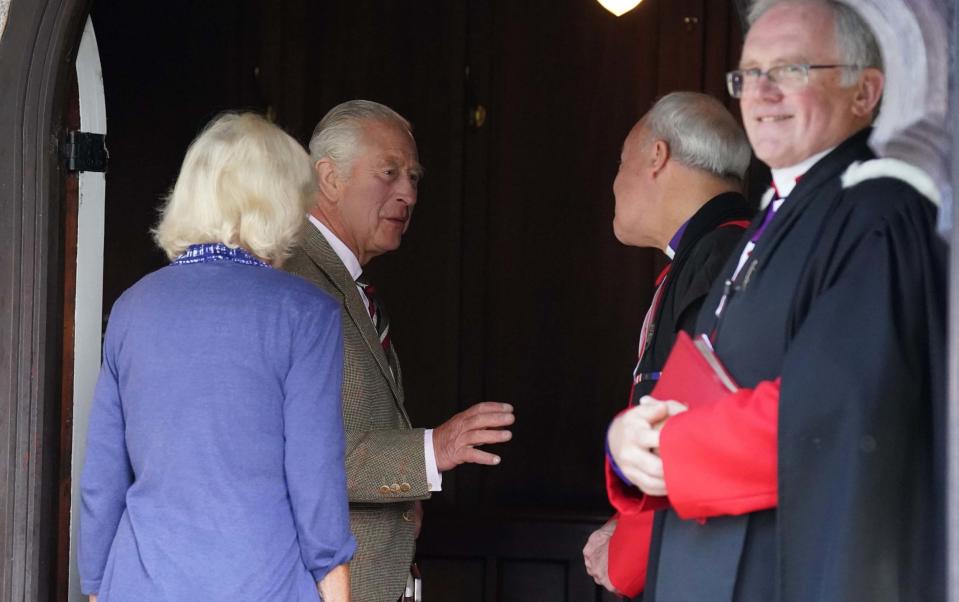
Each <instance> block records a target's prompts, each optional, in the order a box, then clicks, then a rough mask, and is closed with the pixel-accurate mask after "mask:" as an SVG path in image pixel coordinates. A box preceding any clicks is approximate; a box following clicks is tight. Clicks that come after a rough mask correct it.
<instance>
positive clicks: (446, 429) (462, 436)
mask: <svg viewBox="0 0 959 602" xmlns="http://www.w3.org/2000/svg"><path fill="white" fill-rule="evenodd" d="M515 421H516V416H514V415H513V406H511V405H510V404H508V403H499V402H496V401H484V402H482V403H478V404H476V405H474V406H472V407H470V408H469V409H467V410H464V411H462V412H460V413H459V414H456V415H454V416H453V417H452V418H450V419H449V420H447V421H446V422H444V423H443V424H441V425H440V426H438V427H436V428H435V429H433V453H434V454H436V468H437V469H439V471H440V472H444V471H447V470H449V469H451V468H455V467H457V466H459V465H460V464H464V463H466V462H472V463H474V464H486V465H489V466H495V465H496V464H499V462H500V457H499V456H497V455H495V454H491V453H489V452H486V451H483V450H481V449H476V447H477V446H479V445H487V444H489V443H503V442H505V441H509V440H510V439H512V438H513V433H511V432H510V431H508V430H506V429H505V428H503V427H507V426H509V425H511V424H513V423H514V422H515Z"/></svg>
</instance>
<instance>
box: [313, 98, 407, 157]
mask: <svg viewBox="0 0 959 602" xmlns="http://www.w3.org/2000/svg"><path fill="white" fill-rule="evenodd" d="M369 122H380V123H390V124H393V125H396V126H397V127H399V128H401V129H403V130H405V131H406V132H409V133H410V135H412V132H413V127H412V126H411V125H410V122H409V121H407V120H406V119H405V118H404V117H403V116H402V115H400V114H399V113H397V112H396V111H394V110H393V109H391V108H389V107H388V106H386V105H383V104H380V103H378V102H373V101H372V100H349V101H347V102H344V103H341V104H338V105H336V106H335V107H333V108H332V109H330V110H329V112H328V113H327V114H326V115H324V116H323V119H321V120H320V122H319V123H318V124H316V128H314V129H313V136H311V137H310V157H311V158H312V159H313V162H314V163H316V162H317V161H319V160H320V159H326V158H329V159H332V161H333V164H334V165H336V167H337V169H338V170H340V171H341V172H342V173H349V171H350V167H351V166H352V163H353V160H354V159H355V158H356V155H357V153H358V152H359V149H360V145H361V143H362V137H363V128H364V127H365V126H366V125H367V124H368V123H369Z"/></svg>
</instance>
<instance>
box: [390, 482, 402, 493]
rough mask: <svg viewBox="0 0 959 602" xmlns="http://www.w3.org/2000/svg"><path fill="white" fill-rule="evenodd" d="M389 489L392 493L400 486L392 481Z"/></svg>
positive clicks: (396, 491) (398, 489)
mask: <svg viewBox="0 0 959 602" xmlns="http://www.w3.org/2000/svg"><path fill="white" fill-rule="evenodd" d="M390 491H392V492H393V493H399V492H400V486H399V485H397V484H396V483H393V484H392V485H390Z"/></svg>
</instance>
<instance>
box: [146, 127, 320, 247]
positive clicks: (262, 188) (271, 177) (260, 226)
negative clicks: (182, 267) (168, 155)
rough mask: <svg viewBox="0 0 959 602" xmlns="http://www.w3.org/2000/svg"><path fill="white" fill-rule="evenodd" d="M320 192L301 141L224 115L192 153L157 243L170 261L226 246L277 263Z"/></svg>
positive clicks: (168, 200)
mask: <svg viewBox="0 0 959 602" xmlns="http://www.w3.org/2000/svg"><path fill="white" fill-rule="evenodd" d="M315 191H316V184H315V182H314V179H313V169H312V166H311V164H310V158H309V156H308V155H307V154H306V151H305V150H304V149H303V147H302V146H300V144H299V143H298V142H296V140H294V139H293V138H291V137H290V136H289V135H288V134H286V133H285V132H283V130H281V129H280V128H278V127H276V126H275V125H273V124H271V123H269V122H268V121H267V120H266V119H264V118H263V117H261V116H259V115H256V114H254V113H232V112H231V113H223V114H221V115H219V116H217V117H215V118H214V119H213V120H212V121H211V122H210V123H209V124H207V126H206V127H205V128H204V129H203V131H202V132H200V135H199V136H197V137H196V139H195V140H194V141H193V142H192V143H191V144H190V147H189V148H188V149H187V151H186V157H184V159H183V165H182V166H181V167H180V175H179V176H177V180H176V184H175V185H174V186H173V190H172V191H171V192H170V194H169V195H167V197H166V203H165V204H164V206H163V208H162V209H161V211H160V213H161V216H160V222H159V224H157V226H156V228H154V229H153V231H152V234H153V238H154V240H155V241H156V243H157V245H159V246H160V248H161V249H163V251H164V252H165V253H166V254H167V256H168V257H169V258H170V259H174V258H176V257H178V256H180V255H181V254H183V252H184V251H186V249H187V248H188V247H189V246H190V245H193V244H199V243H217V242H219V243H223V244H225V245H227V246H229V247H231V248H236V247H243V248H244V249H246V250H247V251H249V252H250V253H253V254H254V255H256V256H257V257H260V258H261V259H264V260H266V261H268V262H271V263H272V262H275V261H276V260H278V259H283V258H285V257H286V256H287V255H288V254H289V252H290V249H291V248H292V247H293V245H294V244H295V243H296V242H297V240H298V238H299V236H300V234H301V232H302V230H303V225H304V222H305V220H306V213H307V211H309V208H310V206H311V205H312V204H313V202H314V201H315V199H314V193H315Z"/></svg>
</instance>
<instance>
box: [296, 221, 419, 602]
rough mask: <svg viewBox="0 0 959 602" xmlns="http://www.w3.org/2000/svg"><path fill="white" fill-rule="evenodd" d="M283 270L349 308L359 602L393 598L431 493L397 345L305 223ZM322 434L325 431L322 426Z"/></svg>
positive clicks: (349, 459)
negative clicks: (420, 506) (418, 511)
mask: <svg viewBox="0 0 959 602" xmlns="http://www.w3.org/2000/svg"><path fill="white" fill-rule="evenodd" d="M283 269H285V270H287V271H288V272H291V273H293V274H297V275H299V276H301V277H303V278H306V279H307V280H309V281H310V282H312V283H313V284H315V285H316V286H318V287H320V288H321V289H323V290H324V291H326V292H327V293H328V294H329V295H330V296H332V297H333V298H334V299H336V300H337V301H339V302H340V303H341V305H342V307H343V311H342V320H343V363H344V365H343V423H344V427H345V430H346V478H347V492H348V495H349V501H350V526H351V528H352V530H353V535H354V536H355V537H356V541H357V548H356V553H355V554H354V555H353V561H352V562H351V563H350V573H351V583H352V588H351V589H352V596H353V600H354V601H355V602H395V601H396V600H397V598H399V597H400V595H401V594H402V593H403V588H404V587H405V585H406V579H407V576H408V575H409V565H410V562H411V561H412V559H413V551H414V528H415V527H414V523H413V502H414V501H415V500H422V499H425V498H428V497H429V495H430V493H429V484H428V483H427V481H426V464H425V460H424V457H423V454H424V449H423V429H414V428H411V425H410V420H409V417H408V416H407V414H406V408H405V407H404V404H403V381H402V371H401V369H400V363H399V359H398V357H397V355H396V351H395V349H393V348H392V347H390V350H389V353H388V354H387V353H385V352H384V351H383V348H382V346H381V345H380V342H379V337H378V336H377V333H376V329H375V328H374V326H373V322H372V320H370V315H369V313H368V310H367V307H366V304H365V303H364V301H363V298H362V297H361V296H360V293H359V291H358V290H357V289H356V283H355V282H354V280H353V278H352V277H351V276H350V273H349V271H348V270H347V269H346V266H344V265H343V262H342V261H340V258H339V257H338V256H337V255H336V252H335V251H333V248H332V247H331V246H330V244H329V243H328V242H327V240H326V239H325V238H324V237H323V235H322V234H321V233H320V232H319V230H317V229H316V227H315V226H313V225H312V224H307V226H306V232H305V234H304V237H303V242H302V243H301V244H300V246H299V247H297V248H296V249H294V251H293V254H292V255H291V256H290V258H289V259H287V260H286V262H285V263H284V264H283ZM317 436H323V434H322V433H317Z"/></svg>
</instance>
